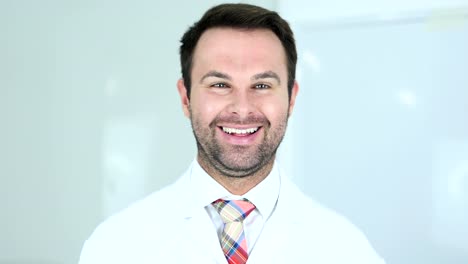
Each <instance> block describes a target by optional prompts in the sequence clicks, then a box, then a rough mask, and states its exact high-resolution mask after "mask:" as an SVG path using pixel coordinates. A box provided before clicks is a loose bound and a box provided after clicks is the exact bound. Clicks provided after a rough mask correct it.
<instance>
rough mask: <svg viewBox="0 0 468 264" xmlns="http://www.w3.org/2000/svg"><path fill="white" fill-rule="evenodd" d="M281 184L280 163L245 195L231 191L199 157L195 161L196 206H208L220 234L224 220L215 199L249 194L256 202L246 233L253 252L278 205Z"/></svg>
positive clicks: (192, 179)
mask: <svg viewBox="0 0 468 264" xmlns="http://www.w3.org/2000/svg"><path fill="white" fill-rule="evenodd" d="M280 185H281V181H280V175H279V171H278V168H277V165H274V166H273V168H272V170H271V172H270V174H269V175H268V176H267V177H266V178H265V180H263V181H262V182H260V183H259V184H258V185H256V186H255V187H254V188H252V189H251V190H250V191H248V192H247V193H246V194H244V195H242V196H238V195H233V194H231V193H230V192H229V191H228V190H226V189H225V188H224V187H223V186H222V185H220V184H219V183H218V182H216V181H215V180H214V179H213V178H212V177H211V176H210V175H208V174H207V173H206V171H205V170H204V169H203V168H202V167H201V166H200V165H199V163H198V162H197V161H194V162H193V166H192V171H191V173H190V186H191V189H192V191H193V193H194V199H195V201H194V202H193V206H194V208H193V210H196V209H197V208H198V209H201V208H205V210H206V211H207V212H208V215H209V216H210V218H211V220H212V221H213V224H214V226H215V228H216V231H217V233H218V237H220V236H221V233H222V231H223V227H224V223H223V221H222V219H221V216H220V215H219V213H218V211H216V209H215V208H214V207H213V206H212V205H211V203H212V202H214V201H216V200H218V199H223V200H241V199H243V198H245V199H247V200H249V201H250V202H251V203H252V204H254V205H255V210H254V211H252V212H251V213H250V214H249V215H248V216H247V217H246V218H245V219H244V234H245V237H246V241H247V247H248V251H249V252H250V251H252V249H253V248H254V246H255V243H256V241H257V239H258V237H259V236H260V234H261V233H262V230H263V227H264V225H265V222H267V221H268V218H269V217H270V216H271V214H272V213H273V211H274V209H275V206H276V202H277V201H278V195H279V190H280Z"/></svg>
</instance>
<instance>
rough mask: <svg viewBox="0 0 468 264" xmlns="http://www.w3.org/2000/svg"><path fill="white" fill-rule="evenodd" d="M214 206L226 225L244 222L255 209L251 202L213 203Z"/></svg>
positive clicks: (220, 201) (217, 201) (226, 201)
mask: <svg viewBox="0 0 468 264" xmlns="http://www.w3.org/2000/svg"><path fill="white" fill-rule="evenodd" d="M213 206H214V207H215V208H216V210H217V211H218V213H219V215H220V216H221V219H222V220H223V222H224V223H225V224H227V223H231V222H242V221H244V219H245V218H246V217H247V216H248V215H249V214H250V213H251V212H252V211H253V210H254V209H255V205H253V204H252V203H251V202H250V201H249V200H247V199H243V200H222V199H218V200H216V201H214V202H213Z"/></svg>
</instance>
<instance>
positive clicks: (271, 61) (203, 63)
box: [193, 27, 286, 73]
mask: <svg viewBox="0 0 468 264" xmlns="http://www.w3.org/2000/svg"><path fill="white" fill-rule="evenodd" d="M200 67H208V68H210V70H213V69H218V68H219V67H228V68H230V69H229V70H239V69H244V70H246V69H252V70H253V68H255V67H257V68H262V69H256V70H276V71H283V70H284V71H285V70H286V54H285V51H284V48H283V45H282V43H281V41H280V40H279V38H278V37H277V36H276V35H275V33H273V32H272V31H271V30H268V29H235V28H224V27H222V28H211V29H208V30H206V31H205V32H204V33H203V34H202V35H201V37H200V39H199V41H198V43H197V46H196V48H195V51H194V56H193V71H194V72H193V73H195V71H196V70H197V69H198V68H200ZM266 68H268V69H266ZM226 70H228V69H226ZM280 73H281V72H280Z"/></svg>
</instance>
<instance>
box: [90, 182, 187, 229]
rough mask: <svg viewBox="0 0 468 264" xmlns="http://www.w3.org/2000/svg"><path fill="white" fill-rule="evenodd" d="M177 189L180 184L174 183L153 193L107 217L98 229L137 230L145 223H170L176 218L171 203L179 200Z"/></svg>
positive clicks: (175, 212) (179, 187)
mask: <svg viewBox="0 0 468 264" xmlns="http://www.w3.org/2000/svg"><path fill="white" fill-rule="evenodd" d="M179 181H180V180H179ZM179 189H181V186H180V183H179V182H176V183H173V184H171V185H168V186H166V187H164V188H162V189H160V190H158V191H155V192H153V193H151V194H149V195H147V196H146V197H144V198H141V199H139V200H137V201H135V202H133V203H131V204H130V205H129V206H127V207H126V208H124V209H122V210H121V211H119V212H117V213H115V214H113V215H112V216H110V217H108V218H107V219H106V220H105V221H103V222H102V223H101V224H100V225H99V226H98V229H119V230H121V231H122V230H125V227H132V228H137V227H139V226H144V225H145V223H147V222H148V223H153V224H157V223H161V222H162V221H166V220H167V221H172V220H173V218H175V217H176V216H177V211H176V210H175V208H174V206H173V203H172V202H173V201H174V200H175V199H180V197H178V194H179V193H180V192H179V191H178V190H179ZM162 216H165V217H162Z"/></svg>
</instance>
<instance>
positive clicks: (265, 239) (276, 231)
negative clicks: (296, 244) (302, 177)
mask: <svg viewBox="0 0 468 264" xmlns="http://www.w3.org/2000/svg"><path fill="white" fill-rule="evenodd" d="M300 201H302V198H301V193H300V192H299V190H298V189H297V187H296V186H294V184H293V183H292V182H291V181H290V180H289V179H287V178H285V177H284V176H283V177H282V178H281V188H280V195H279V198H278V203H277V205H276V208H275V210H274V212H273V214H272V215H271V217H270V219H269V220H268V221H267V222H266V223H265V226H264V228H263V230H262V233H261V235H260V237H259V238H258V241H257V243H256V245H255V248H254V249H253V251H252V252H251V254H250V256H249V260H248V261H247V263H248V264H257V263H296V262H294V261H292V260H294V259H295V257H294V256H284V254H275V252H284V251H285V248H290V247H291V242H292V241H295V239H296V238H295V237H294V234H296V232H291V230H293V229H297V228H298V227H300V226H301V225H302V224H303V222H304V218H303V217H302V215H301V212H300V211H297V210H296V209H294V208H297V206H291V205H297V203H298V202H299V203H300Z"/></svg>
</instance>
